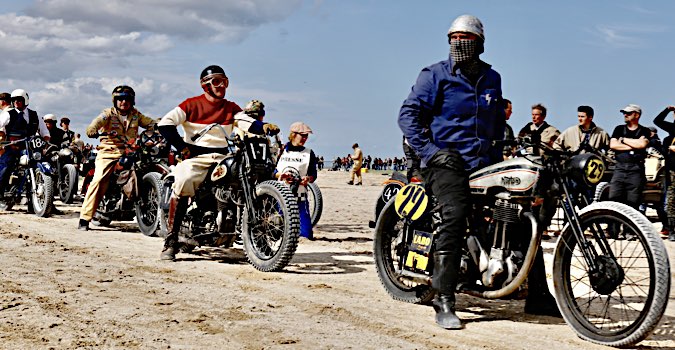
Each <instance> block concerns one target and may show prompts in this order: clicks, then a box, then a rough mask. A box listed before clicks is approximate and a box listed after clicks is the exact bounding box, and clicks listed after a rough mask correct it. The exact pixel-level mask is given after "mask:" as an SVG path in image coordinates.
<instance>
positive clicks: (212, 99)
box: [159, 65, 279, 261]
mask: <svg viewBox="0 0 675 350" xmlns="http://www.w3.org/2000/svg"><path fill="white" fill-rule="evenodd" d="M199 78H200V83H201V86H202V89H203V90H204V93H203V94H201V95H199V96H195V97H191V98H188V99H187V100H185V101H183V102H181V104H179V105H178V107H176V108H174V109H173V110H171V111H170V112H169V113H167V114H166V115H165V116H164V117H163V118H162V119H161V120H160V122H159V132H160V133H161V134H162V136H164V138H165V139H166V140H167V141H168V142H169V144H170V145H172V146H173V147H174V148H176V150H178V151H179V152H180V153H181V155H182V157H183V161H182V162H181V163H179V164H178V165H177V166H176V168H175V169H174V170H173V171H172V174H173V175H174V179H175V181H174V184H173V191H172V195H171V199H170V201H169V215H168V220H167V221H168V229H169V232H168V234H167V236H166V239H165V241H164V248H163V249H162V253H161V255H160V259H162V260H171V261H173V260H175V258H176V252H177V251H178V233H179V232H180V227H181V224H182V221H183V217H184V216H185V212H186V211H187V207H188V199H189V198H190V197H191V196H194V194H195V190H196V189H197V187H199V185H201V183H202V182H204V179H205V178H206V175H207V172H208V169H209V168H210V167H211V165H212V164H213V163H219V162H220V161H221V160H223V159H224V158H225V155H226V154H227V153H228V149H227V140H226V139H225V136H224V135H223V134H222V132H221V130H220V129H219V128H213V129H211V130H210V131H209V132H208V133H206V134H204V136H203V137H201V138H200V139H199V140H198V141H193V140H192V137H193V136H195V135H196V134H197V132H199V131H200V130H201V129H203V128H204V127H206V126H208V125H209V124H212V123H218V124H220V125H222V126H223V128H224V129H225V131H226V132H227V133H228V135H229V134H231V133H232V130H233V127H234V126H235V120H236V118H235V115H237V114H238V113H239V112H241V111H242V109H241V108H240V107H239V106H238V105H237V104H236V103H234V102H232V101H228V100H227V99H225V92H226V91H227V87H228V85H229V80H228V78H227V75H225V71H224V70H223V68H221V67H220V66H216V65H212V66H208V67H206V68H204V70H203V71H202V73H201V75H200V77H199ZM239 115H240V116H245V115H246V114H245V113H241V114H239ZM178 126H182V127H183V131H184V134H185V135H184V137H181V136H180V134H178ZM238 127H239V129H241V130H242V131H245V132H251V133H256V134H263V133H274V132H279V128H278V127H277V126H276V125H274V124H266V123H263V122H262V121H260V120H251V119H249V120H247V122H242V123H239V124H238Z"/></svg>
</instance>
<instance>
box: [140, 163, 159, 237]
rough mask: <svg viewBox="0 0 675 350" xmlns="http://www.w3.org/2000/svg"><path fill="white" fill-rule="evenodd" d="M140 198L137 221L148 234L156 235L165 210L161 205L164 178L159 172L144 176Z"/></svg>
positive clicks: (145, 233) (142, 230) (144, 232)
mask: <svg viewBox="0 0 675 350" xmlns="http://www.w3.org/2000/svg"><path fill="white" fill-rule="evenodd" d="M140 192H141V193H140V198H139V200H137V201H136V222H137V223H138V227H139V228H140V229H141V232H143V234H144V235H146V236H154V235H155V233H156V232H157V229H158V228H159V225H160V216H161V215H162V214H163V211H162V210H161V208H160V207H159V201H160V194H161V193H162V179H161V175H160V174H159V173H155V172H150V173H147V174H145V175H144V176H143V182H142V184H141V186H140Z"/></svg>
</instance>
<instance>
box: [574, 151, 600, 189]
mask: <svg viewBox="0 0 675 350" xmlns="http://www.w3.org/2000/svg"><path fill="white" fill-rule="evenodd" d="M567 168H568V171H569V172H570V174H571V176H572V178H573V179H574V180H575V181H577V182H579V183H583V184H585V185H586V186H595V185H597V184H598V182H600V180H601V179H602V176H603V175H604V174H605V169H606V167H605V162H603V161H602V159H600V157H598V156H596V155H595V154H592V153H585V154H579V155H576V156H574V157H572V159H571V160H570V162H569V164H568V166H567Z"/></svg>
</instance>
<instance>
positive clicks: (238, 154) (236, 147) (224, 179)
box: [162, 124, 300, 272]
mask: <svg viewBox="0 0 675 350" xmlns="http://www.w3.org/2000/svg"><path fill="white" fill-rule="evenodd" d="M213 128H218V129H219V130H220V131H221V132H222V133H223V135H224V137H225V138H226V139H227V140H228V153H227V155H226V156H225V159H223V160H222V161H221V162H220V163H218V164H217V165H214V166H212V167H211V168H210V169H209V170H208V173H207V176H206V179H205V180H204V182H203V183H202V184H201V185H200V186H199V188H198V189H197V193H196V194H195V195H194V196H193V197H192V198H190V204H189V206H188V210H187V213H186V214H185V217H184V218H183V224H182V228H181V233H180V237H179V242H180V243H181V245H182V247H181V251H183V252H189V251H191V250H192V249H194V248H195V247H196V246H212V247H223V248H229V247H231V246H232V245H233V243H234V242H235V239H237V236H238V235H240V236H241V239H242V241H243V247H244V252H245V253H246V257H247V259H248V261H249V263H250V264H251V265H253V266H254V267H255V268H256V269H258V270H260V271H265V272H271V271H279V270H281V269H283V268H284V267H286V266H287V265H288V263H289V262H290V261H291V258H293V255H294V254H295V250H296V248H297V245H298V236H299V232H300V216H299V212H298V204H297V201H296V199H295V196H293V193H291V190H290V189H289V187H288V185H286V184H284V183H282V182H279V181H276V180H274V176H273V173H274V168H275V162H274V161H275V157H274V155H273V152H272V151H271V150H270V142H269V141H268V139H267V137H265V136H262V135H260V136H259V135H250V134H236V135H235V136H229V135H227V133H226V132H225V129H224V128H223V127H222V126H221V125H220V124H210V125H208V126H207V127H205V128H203V129H202V130H200V131H199V132H198V133H197V134H196V135H195V136H194V137H192V140H193V141H198V140H199V139H200V138H201V137H203V136H204V135H206V133H208V132H209V131H210V130H211V129H213ZM173 182H174V178H173V175H171V174H169V175H168V176H167V177H166V178H165V179H164V186H163V192H162V193H163V194H162V209H163V210H164V215H163V220H162V225H163V230H167V229H168V228H167V226H166V220H167V217H168V208H169V199H170V197H171V191H172V190H171V186H172V184H173Z"/></svg>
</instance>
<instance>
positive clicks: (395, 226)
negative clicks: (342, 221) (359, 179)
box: [373, 198, 435, 304]
mask: <svg viewBox="0 0 675 350" xmlns="http://www.w3.org/2000/svg"><path fill="white" fill-rule="evenodd" d="M404 223H405V222H404V220H403V219H402V218H401V217H400V216H398V214H397V213H396V210H395V208H394V199H393V198H392V199H391V200H390V201H389V202H388V203H387V204H386V205H385V206H384V208H382V211H381V212H380V216H379V217H378V219H377V224H376V225H375V237H374V238H373V257H374V258H375V268H376V270H377V276H378V277H379V278H380V283H381V284H382V286H383V287H384V289H385V290H386V291H387V294H389V296H391V297H392V298H393V299H394V300H398V301H404V302H406V303H412V304H425V303H428V302H429V301H431V299H433V297H434V294H435V293H434V290H433V289H432V288H431V286H429V285H426V284H420V283H416V282H414V281H412V279H409V278H406V277H403V276H401V275H400V274H399V273H398V272H397V270H398V266H400V265H399V262H400V260H401V259H404V257H403V256H401V254H402V253H403V252H404V250H405V246H406V242H404V241H403V233H404Z"/></svg>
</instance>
